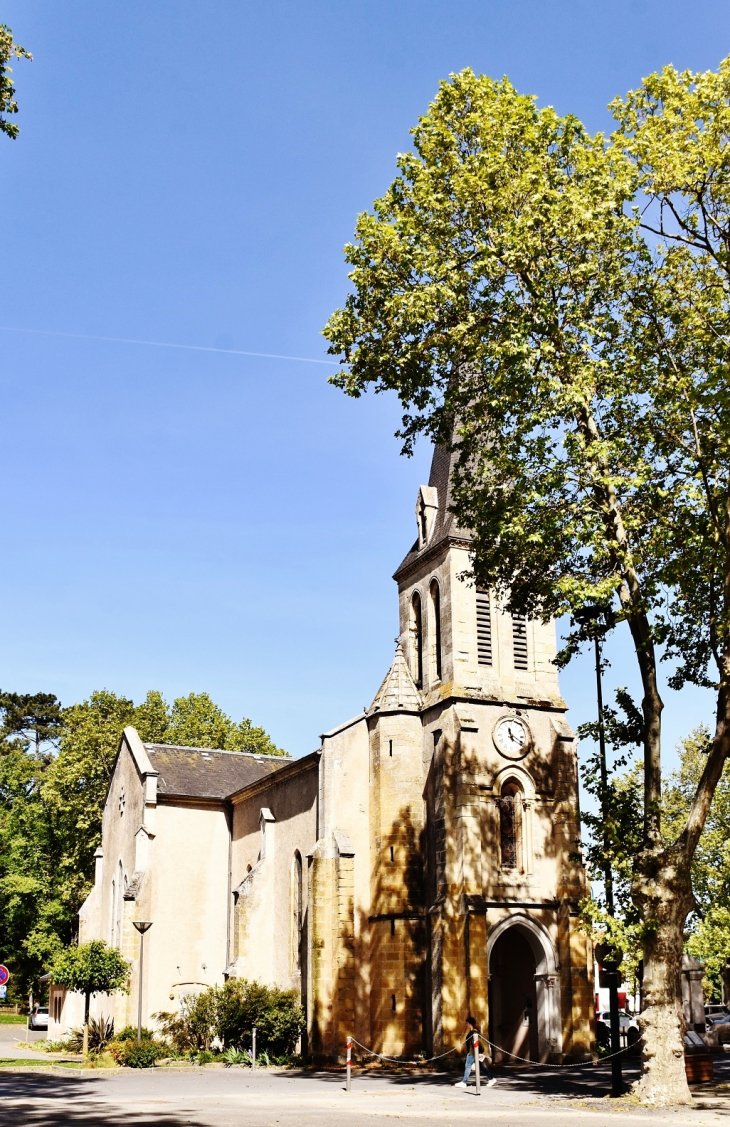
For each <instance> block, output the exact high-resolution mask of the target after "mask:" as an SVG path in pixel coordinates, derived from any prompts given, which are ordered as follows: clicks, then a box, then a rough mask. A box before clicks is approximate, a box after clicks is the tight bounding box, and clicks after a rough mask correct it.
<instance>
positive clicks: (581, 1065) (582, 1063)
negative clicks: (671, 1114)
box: [482, 1034, 643, 1068]
mask: <svg viewBox="0 0 730 1127" xmlns="http://www.w3.org/2000/svg"><path fill="white" fill-rule="evenodd" d="M642 1039H643V1034H642V1036H641V1037H639V1038H637V1040H636V1041H634V1045H638V1044H639V1041H641V1040H642ZM482 1040H483V1041H484V1042H485V1044H487V1045H489V1046H490V1047H491V1048H492V1049H496V1050H497V1052H498V1053H504V1055H505V1056H507V1057H512V1059H513V1060H521V1061H523V1063H524V1064H530V1065H532V1067H533V1068H545V1067H546V1066H545V1065H544V1064H540V1062H539V1061H534V1060H528V1059H527V1057H518V1056H517V1054H516V1053H509V1052H508V1051H507V1049H503V1048H502V1046H501V1045H495V1044H494V1042H493V1041H490V1040H488V1038H486V1037H483V1038H482ZM628 1048H629V1046H628V1045H625V1046H624V1048H623V1049H619V1050H618V1052H615V1053H607V1054H606V1056H605V1057H596V1059H595V1060H579V1061H576V1062H575V1064H550V1065H547V1067H548V1068H587V1067H588V1066H591V1067H593V1068H595V1067H596V1066H597V1065H599V1064H603V1062H604V1061H605V1060H611V1058H612V1057H620V1056H621V1055H624V1056H625V1055H626V1053H627V1052H628ZM631 1048H633V1045H632V1046H631Z"/></svg>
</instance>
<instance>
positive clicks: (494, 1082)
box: [487, 1076, 497, 1088]
mask: <svg viewBox="0 0 730 1127" xmlns="http://www.w3.org/2000/svg"><path fill="white" fill-rule="evenodd" d="M496 1083H497V1077H496V1076H493V1077H492V1079H491V1080H487V1087H488V1088H493V1087H494V1085H495V1084H496Z"/></svg>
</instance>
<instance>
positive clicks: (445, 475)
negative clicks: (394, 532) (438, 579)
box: [393, 446, 471, 580]
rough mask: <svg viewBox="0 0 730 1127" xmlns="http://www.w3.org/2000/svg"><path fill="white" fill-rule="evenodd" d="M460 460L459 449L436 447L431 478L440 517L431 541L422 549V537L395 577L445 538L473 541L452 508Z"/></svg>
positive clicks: (437, 516)
mask: <svg viewBox="0 0 730 1127" xmlns="http://www.w3.org/2000/svg"><path fill="white" fill-rule="evenodd" d="M457 459H458V453H457V451H456V450H448V449H447V448H446V447H445V446H434V448H433V457H432V459H431V472H430V474H429V477H428V487H429V490H433V491H435V494H436V507H437V511H436V519H435V520H434V523H433V528H432V529H431V533H430V535H429V538H428V543H427V544H425V545H424V546H423V547H420V548H419V545H418V540H416V542H415V544H414V545H413V547H412V548H411V550H410V552H409V553H408V555H407V556H406V558H405V559H404V560H403V561H402V562H401V563H400V564H399V565H398V567H397V568H396V571H395V574H394V576H393V578H394V579H395V580H398V579H399V578H400V575H401V572H403V571H404V570H405V569H407V568H408V567H409V565H411V564H412V563H414V562H415V561H416V560H417V559H418V557H419V556H420V555H422V554H423V553H424V552H427V551H430V550H431V549H432V548H434V547H436V545H438V544H441V543H442V542H443V541H444V540H448V539H456V540H465V541H469V540H471V533H470V532H468V531H467V530H466V529H463V528H460V527H459V526H458V524H457V521H456V517H455V516H454V515H453V513H451V512H450V511H449V506H450V505H451V502H452V496H451V485H452V477H453V471H454V466H455V465H456V462H457Z"/></svg>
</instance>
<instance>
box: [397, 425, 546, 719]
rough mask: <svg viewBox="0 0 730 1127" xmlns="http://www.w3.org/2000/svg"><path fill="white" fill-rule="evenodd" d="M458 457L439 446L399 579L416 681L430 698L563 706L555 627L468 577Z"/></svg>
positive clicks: (404, 642) (407, 655)
mask: <svg viewBox="0 0 730 1127" xmlns="http://www.w3.org/2000/svg"><path fill="white" fill-rule="evenodd" d="M456 458H457V454H456V452H454V451H450V450H447V449H446V448H445V447H442V446H437V447H435V448H434V452H433V458H432V460H431V472H430V475H429V482H428V485H422V486H421V487H420V488H419V491H418V497H417V500H416V531H417V537H416V540H415V542H414V544H413V546H412V548H411V550H410V551H409V552H408V554H407V556H406V557H405V559H404V560H403V561H402V563H401V564H400V565H399V567H398V569H397V570H396V572H395V574H394V576H393V578H394V579H395V580H396V582H397V584H398V589H399V595H400V642H401V646H402V650H403V654H404V659H405V661H406V662H407V664H408V667H409V670H410V674H411V678H412V680H413V682H414V683H415V686H416V687H417V688H418V689H419V690H421V693H422V695H423V697H424V702H425V703H427V702H428V701H429V700H431V699H432V698H434V694H435V696H436V697H438V698H441V699H443V698H444V696H445V695H450V694H453V693H456V694H458V695H467V696H476V697H487V698H491V699H497V700H499V699H501V700H507V699H514V700H521V699H536V698H537V699H543V700H546V699H549V700H552V701H554V702H555V703H562V699H561V697H560V691H559V688H558V680H557V672H556V669H555V666H554V665H553V664H552V659H553V657H554V656H555V649H556V647H555V631H554V626H553V624H552V623H547V624H545V623H541V622H534V621H528V620H526V619H525V618H524V617H522V616H520V617H518V616H515V617H512V616H511V615H509V614H507V612H506V611H505V610H504V608H503V607H502V606H501V605H500V603H499V601H498V600H497V598H496V597H495V595H494V593H493V592H488V591H482V590H477V589H476V587H475V586H474V585H473V584H471V583H470V582H469V581H468V580H464V579H463V578H462V576H463V575H464V573H468V572H469V570H470V565H471V560H470V555H469V553H470V547H471V541H472V537H471V534H470V532H469V531H468V530H466V529H463V528H460V527H459V525H458V522H457V519H456V517H455V516H454V514H453V513H452V512H451V511H450V507H451V503H452V496H451V485H452V478H453V470H454V464H455V461H456Z"/></svg>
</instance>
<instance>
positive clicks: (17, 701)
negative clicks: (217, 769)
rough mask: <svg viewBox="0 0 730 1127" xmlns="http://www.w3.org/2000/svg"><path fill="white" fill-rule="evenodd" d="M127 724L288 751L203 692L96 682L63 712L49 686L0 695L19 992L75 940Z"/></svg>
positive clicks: (0, 924)
mask: <svg viewBox="0 0 730 1127" xmlns="http://www.w3.org/2000/svg"><path fill="white" fill-rule="evenodd" d="M59 717H60V723H59ZM128 725H131V726H133V727H134V728H136V729H137V731H138V732H139V735H140V737H141V738H142V740H144V741H147V742H151V743H163V742H167V743H175V742H180V743H185V744H187V745H189V746H192V747H225V748H226V749H228V750H240V751H243V750H246V751H255V752H257V753H258V754H278V755H285V754H286V752H283V751H280V749H278V748H276V747H275V745H274V744H273V743H272V742H271V740H270V739H269V737H268V735H267V734H266V732H265V731H264V729H263V728H256V727H254V726H253V725H252V724H251V722H250V720H247V719H245V718H244V719H243V720H242V721H241V722H240V724H236V723H235V722H234V721H233V720H231V719H230V718H229V717H228V716H226V715H225V713H224V712H222V710H221V709H220V708H218V707H217V705H215V704H214V703H213V702H212V701H211V699H210V697H209V696H208V694H207V693H192V694H190V695H189V696H187V697H181V698H179V699H178V700H176V701H175V702H174V704H173V705H172V706H169V705H168V704H167V703H166V702H165V700H164V699H163V697H162V695H161V694H160V693H159V692H149V693H148V694H147V697H146V698H145V700H144V701H143V702H142V703H141V704H139V705H135V703H134V701H132V700H130V699H129V698H126V697H119V696H117V695H116V694H115V693H112V692H109V691H108V690H106V689H104V690H101V691H99V692H95V693H92V694H91V696H90V697H89V699H88V700H86V701H84V702H83V703H81V704H76V705H72V706H71V707H69V708H65V709H63V710H61V708H60V704H59V702H58V701H57V700H56V698H55V697H53V696H51V695H50V694H44V693H36V694H32V695H30V694H25V695H22V694H11V693H3V694H0V949H2V951H3V952H4V958H5V960H6V962H7V963H8V965H9V967H10V970H11V972H12V974H13V979H12V982H13V984H14V985H18V986H19V987H20V988H21V989H22V990H23V991H25V990H27V988H28V987H29V986H30V984H31V983H32V982H33V981H34V980H37V978H38V976H39V975H40V974H41V973H42V972H43V971H44V970H46V969H47V968H48V965H49V963H50V962H51V961H52V959H53V957H54V955H55V953H56V952H57V951H58V950H59V949H60V948H61V947H62V946H64V945H68V944H69V943H70V942H71V941H72V940H73V938H74V935H75V928H76V918H77V912H78V910H79V908H80V906H81V904H82V903H83V901H84V899H85V897H86V896H87V895H88V893H89V890H90V889H91V887H92V884H93V878H94V851H95V850H96V848H97V846H98V845H99V844H100V841H101V816H102V810H103V805H104V800H105V797H106V792H107V788H108V785H109V780H110V778H111V772H112V769H113V766H114V761H115V758H116V754H117V749H118V747H119V740H120V737H121V734H122V730H123V729H124V728H125V727H127V726H128ZM59 735H60V750H59V751H58V754H53V747H54V744H55V743H57V742H58V741H59Z"/></svg>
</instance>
